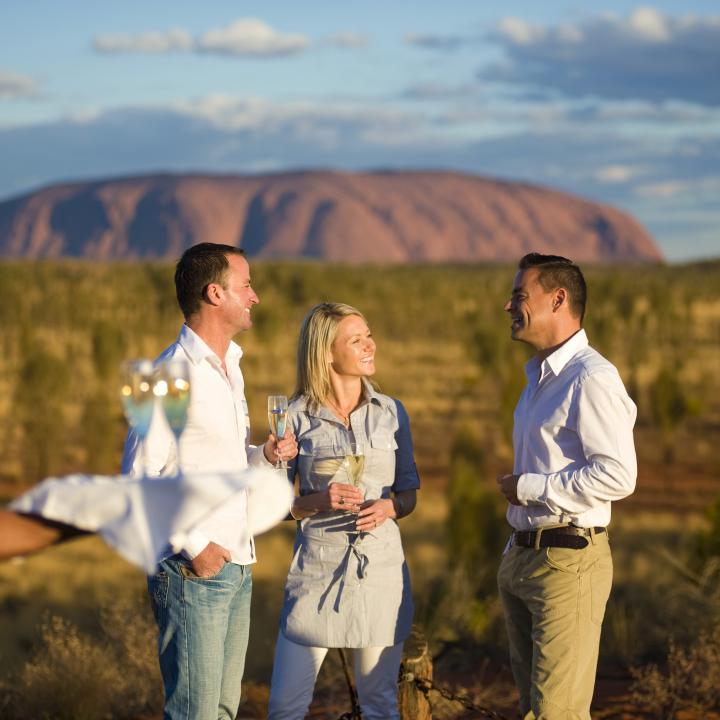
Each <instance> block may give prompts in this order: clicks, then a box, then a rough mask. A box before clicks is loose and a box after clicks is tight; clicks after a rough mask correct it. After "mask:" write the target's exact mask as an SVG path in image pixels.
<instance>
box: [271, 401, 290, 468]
mask: <svg viewBox="0 0 720 720" xmlns="http://www.w3.org/2000/svg"><path fill="white" fill-rule="evenodd" d="M287 419H288V399H287V397H285V395H268V425H269V426H270V432H271V433H272V434H273V435H274V436H275V438H276V439H277V440H278V441H280V440H282V439H283V438H284V437H285V429H286V427H287ZM276 454H277V457H278V459H277V460H276V461H275V468H277V469H278V470H287V469H288V464H287V461H286V460H283V459H282V458H281V457H280V453H279V452H278V451H276Z"/></svg>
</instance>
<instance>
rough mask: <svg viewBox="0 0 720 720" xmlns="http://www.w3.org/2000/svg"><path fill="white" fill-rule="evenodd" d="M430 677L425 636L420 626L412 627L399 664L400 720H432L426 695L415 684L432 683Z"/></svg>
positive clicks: (429, 658)
mask: <svg viewBox="0 0 720 720" xmlns="http://www.w3.org/2000/svg"><path fill="white" fill-rule="evenodd" d="M432 677H433V669H432V658H431V657H430V650H429V648H428V643H427V640H426V639H425V634H424V633H423V631H422V629H421V628H420V626H418V625H413V628H412V631H411V632H410V636H409V637H408V639H407V640H406V641H405V648H404V651H403V659H402V663H401V664H400V679H399V686H398V704H399V706H400V717H401V718H402V720H432V708H431V707H430V703H429V702H428V698H427V695H425V693H423V692H422V690H420V688H419V687H418V686H417V685H416V683H415V679H418V680H426V681H427V682H428V683H432Z"/></svg>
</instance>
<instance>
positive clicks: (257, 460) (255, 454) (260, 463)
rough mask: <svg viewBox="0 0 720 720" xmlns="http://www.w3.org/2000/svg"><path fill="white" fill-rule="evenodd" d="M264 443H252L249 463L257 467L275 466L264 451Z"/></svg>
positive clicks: (249, 450)
mask: <svg viewBox="0 0 720 720" xmlns="http://www.w3.org/2000/svg"><path fill="white" fill-rule="evenodd" d="M264 447H265V446H264V445H251V446H250V447H249V448H248V465H249V466H250V467H255V468H271V467H275V466H274V465H273V464H272V463H271V462H270V461H269V460H268V459H267V458H266V457H265V452H264V451H263V448H264Z"/></svg>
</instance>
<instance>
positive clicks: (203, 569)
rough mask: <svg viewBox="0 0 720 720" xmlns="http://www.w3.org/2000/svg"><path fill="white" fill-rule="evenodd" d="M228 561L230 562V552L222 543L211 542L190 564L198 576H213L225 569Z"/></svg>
mask: <svg viewBox="0 0 720 720" xmlns="http://www.w3.org/2000/svg"><path fill="white" fill-rule="evenodd" d="M226 562H230V552H229V551H228V550H226V549H225V548H224V547H223V546H222V545H218V544H217V543H214V542H209V543H208V544H207V545H206V546H205V549H204V550H203V551H202V552H201V553H200V554H199V555H196V556H195V557H194V558H193V559H192V560H191V561H190V565H191V567H192V569H193V572H194V573H195V574H196V575H197V576H198V577H212V576H213V575H217V574H218V573H219V572H220V571H221V570H222V569H223V566H224V565H225V563H226Z"/></svg>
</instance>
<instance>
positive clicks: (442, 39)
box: [405, 32, 480, 50]
mask: <svg viewBox="0 0 720 720" xmlns="http://www.w3.org/2000/svg"><path fill="white" fill-rule="evenodd" d="M479 41H480V38H478V37H473V36H470V35H453V34H450V33H414V32H409V33H406V34H405V42H406V43H407V44H408V45H415V46H417V47H421V48H425V49H427V50H457V49H458V48H460V47H462V46H463V45H471V44H474V43H478V42H479Z"/></svg>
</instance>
